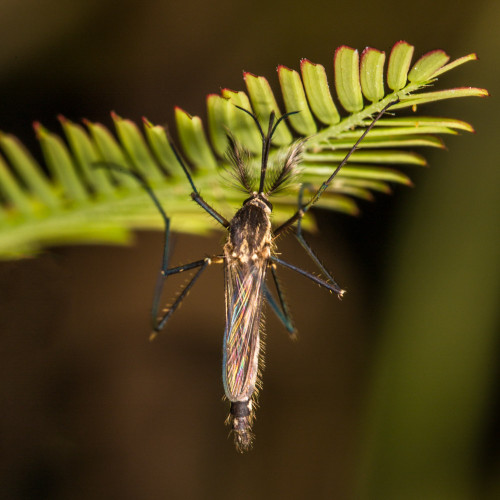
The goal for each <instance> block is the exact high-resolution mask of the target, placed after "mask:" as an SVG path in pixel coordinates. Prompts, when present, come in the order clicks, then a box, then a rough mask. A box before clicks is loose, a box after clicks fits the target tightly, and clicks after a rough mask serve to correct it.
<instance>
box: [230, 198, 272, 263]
mask: <svg viewBox="0 0 500 500" xmlns="http://www.w3.org/2000/svg"><path fill="white" fill-rule="evenodd" d="M270 205H271V204H270V203H269V201H267V199H266V197H265V195H263V194H262V193H254V194H253V195H252V196H251V197H250V198H248V199H247V200H245V202H244V203H243V206H242V207H241V208H240V209H239V210H238V211H237V212H236V214H235V215H234V217H233V218H232V219H231V222H230V224H229V237H228V240H227V243H226V245H225V246H224V254H225V255H226V257H227V259H228V262H229V261H231V260H238V261H239V262H241V263H242V264H247V263H248V264H250V263H252V262H253V263H256V262H262V261H264V260H267V259H268V258H269V257H270V255H271V243H272V237H271V218H270V216H271V210H272V206H270Z"/></svg>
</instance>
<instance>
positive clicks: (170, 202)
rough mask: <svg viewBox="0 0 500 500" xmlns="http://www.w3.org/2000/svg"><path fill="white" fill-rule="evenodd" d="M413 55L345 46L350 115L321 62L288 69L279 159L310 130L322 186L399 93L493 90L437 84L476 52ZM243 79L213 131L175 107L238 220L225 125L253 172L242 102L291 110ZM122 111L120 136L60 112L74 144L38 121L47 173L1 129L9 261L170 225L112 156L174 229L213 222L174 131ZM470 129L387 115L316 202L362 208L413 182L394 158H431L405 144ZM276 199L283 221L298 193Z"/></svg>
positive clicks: (189, 150)
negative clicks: (145, 185)
mask: <svg viewBox="0 0 500 500" xmlns="http://www.w3.org/2000/svg"><path fill="white" fill-rule="evenodd" d="M412 56H413V47H412V46H411V45H409V44H408V43H406V42H398V43H397V44H396V45H395V46H394V47H393V48H392V51H391V53H390V56H389V59H388V63H387V68H385V66H386V64H385V54H384V52H381V51H378V50H376V49H372V48H367V49H365V50H364V51H363V53H362V54H361V60H359V55H358V52H357V51H356V50H354V49H351V48H349V47H346V46H342V47H339V48H338V49H337V50H336V52H335V58H334V69H335V79H334V82H335V90H336V98H337V100H338V102H339V103H340V105H341V107H342V108H343V109H344V110H345V111H347V113H348V114H347V116H346V117H345V118H342V117H341V113H340V112H339V108H338V106H337V105H336V104H335V101H334V96H332V94H331V93H330V90H329V86H328V81H327V76H326V71H325V68H324V67H323V66H321V65H319V64H315V63H312V62H311V61H309V60H307V59H304V60H302V62H301V66H300V70H301V72H300V74H299V73H298V72H297V71H294V70H291V69H288V68H286V67H284V66H279V67H278V77H279V82H280V85H281V92H282V96H283V101H284V104H285V109H286V111H287V112H291V111H300V113H297V114H294V115H292V116H290V117H289V120H288V123H283V124H282V125H280V127H279V128H278V129H277V131H276V133H275V135H274V137H273V151H272V154H271V161H272V159H273V158H278V157H281V158H283V153H284V151H285V150H286V148H287V147H288V146H289V145H290V143H291V142H292V141H294V140H297V139H299V140H300V139H304V138H308V139H307V141H306V142H305V151H304V154H303V162H302V167H303V168H302V179H301V180H302V181H303V182H308V183H310V184H313V185H318V184H320V183H321V182H323V181H324V180H325V179H326V178H327V177H328V176H329V175H330V174H331V172H332V170H333V168H334V167H335V165H336V164H337V163H338V162H339V161H340V160H341V159H342V158H343V156H344V155H345V153H346V151H347V150H348V149H349V148H350V147H351V146H352V145H353V144H354V142H355V141H356V140H357V138H359V136H360V135H361V134H362V131H363V128H365V127H366V126H367V125H368V124H369V123H370V120H371V117H372V116H373V115H374V114H375V113H377V112H378V111H380V110H381V109H382V108H383V107H384V106H385V105H386V104H387V103H389V102H391V101H393V100H395V99H396V98H399V100H400V102H399V103H398V104H396V105H394V106H393V107H392V108H391V112H392V111H395V110H397V109H401V108H412V109H413V110H414V111H415V110H416V109H417V107H418V106H419V105H421V104H424V103H428V102H433V101H437V100H442V99H448V98H452V97H466V96H485V95H487V92H486V91H485V90H483V89H479V88H472V87H462V88H456V89H448V90H440V91H429V90H428V89H427V88H428V87H429V85H430V84H432V83H433V82H434V81H435V80H436V78H437V77H438V76H440V75H442V74H443V73H445V72H447V71H449V70H451V69H453V68H455V67H457V66H458V65H460V64H463V63H465V62H467V61H471V60H474V59H476V56H475V55H474V54H471V55H468V56H465V57H462V58H460V59H457V60H456V61H453V62H451V63H449V62H448V61H449V57H448V56H447V55H446V54H445V53H444V52H443V51H440V50H437V51H433V52H430V53H428V54H425V55H424V56H422V57H421V58H420V59H419V60H418V61H417V62H416V63H415V64H414V65H413V67H411V59H412ZM384 70H385V71H384ZM384 73H385V74H386V75H387V79H386V82H387V87H388V89H389V91H386V85H385V84H384ZM244 80H245V84H246V88H247V93H245V92H243V91H238V92H236V91H232V90H229V89H224V90H222V92H221V95H213V94H212V95H209V96H208V98H207V112H208V113H207V114H208V137H209V138H207V135H206V134H205V131H204V128H203V124H202V121H201V119H200V118H199V117H196V116H190V115H189V114H187V113H186V112H185V111H183V110H181V109H180V108H176V110H175V119H176V125H177V129H178V135H179V139H180V143H181V147H182V152H183V154H184V156H185V158H186V160H187V162H188V163H189V164H191V165H192V167H193V170H194V173H193V177H194V181H195V183H196V185H197V186H198V187H199V189H200V191H201V192H202V194H203V196H204V197H205V198H206V199H207V201H208V202H209V203H212V202H213V203H214V204H216V206H217V207H218V209H219V210H221V211H222V212H224V211H225V210H227V213H228V217H230V214H231V213H233V212H234V210H235V208H236V207H237V206H238V205H239V204H240V203H241V200H242V198H241V196H242V195H241V194H240V193H238V192H237V191H236V190H234V189H230V188H228V186H227V185H224V183H221V181H220V177H219V175H218V172H217V169H218V167H220V166H221V165H222V164H223V163H224V162H225V161H227V160H226V156H225V153H226V150H227V146H228V138H227V131H228V130H230V131H231V134H232V135H233V136H234V138H235V139H236V140H237V141H238V142H239V143H241V144H242V145H244V146H245V148H246V149H248V150H249V151H250V153H251V154H252V155H253V156H252V168H258V165H259V161H260V159H259V155H260V151H261V139H260V136H259V133H258V131H257V129H256V127H255V124H254V123H253V121H252V119H251V117H249V116H248V115H247V114H246V113H243V112H241V110H239V109H238V108H237V107H236V106H235V105H237V106H240V107H243V108H245V109H248V110H253V112H254V113H256V115H257V116H258V118H259V120H260V121H261V123H262V125H263V127H264V128H265V127H266V126H267V121H268V119H269V115H270V113H271V111H274V112H275V113H276V116H281V112H280V110H279V107H278V104H277V100H276V98H275V96H274V94H273V91H272V89H271V87H270V85H269V83H268V81H267V80H266V79H265V78H264V77H261V76H255V75H253V74H251V73H245V74H244ZM367 102H368V103H369V104H366V103H367ZM112 118H113V121H114V126H115V131H116V135H113V134H112V133H111V132H110V131H109V130H108V129H107V128H106V127H105V126H103V125H101V124H98V123H92V122H89V121H85V122H84V124H83V125H80V124H76V123H72V122H70V121H69V120H67V119H65V118H63V117H61V118H60V122H61V125H62V129H63V132H64V137H65V140H63V139H62V138H61V137H59V136H58V135H56V134H54V133H52V132H50V131H48V130H47V129H45V128H44V127H43V126H42V125H41V124H35V132H36V135H37V138H38V140H39V142H40V145H41V148H42V153H43V158H44V160H45V163H46V170H48V171H49V172H50V176H48V177H47V176H46V175H45V174H44V173H43V172H44V170H43V169H42V168H41V167H40V165H39V164H38V163H37V162H36V161H35V160H34V158H33V157H32V156H31V154H30V153H29V152H28V151H27V150H26V149H25V148H24V146H23V145H22V144H21V143H20V142H19V141H18V140H17V139H16V138H15V137H13V136H11V135H9V134H4V133H1V134H0V151H1V153H2V154H3V156H0V258H4V259H5V258H17V257H23V256H29V255H33V254H35V253H37V252H38V251H39V250H40V249H42V248H44V247H45V246H48V245H54V244H71V243H115V244H122V243H125V242H127V241H128V239H129V231H130V230H131V229H139V228H155V229H160V228H161V227H162V221H161V219H160V217H159V215H158V213H157V211H156V209H155V207H154V205H153V204H152V203H151V200H150V199H149V198H148V196H147V194H146V193H145V192H144V191H143V190H142V189H141V187H140V186H139V185H138V184H137V183H136V182H135V181H134V179H133V178H131V177H130V176H127V175H122V174H120V173H119V172H117V171H116V170H115V169H109V170H107V169H97V168H95V166H96V164H102V163H103V162H104V163H106V162H107V163H109V164H114V165H121V166H123V167H125V168H133V169H136V170H137V171H139V172H141V173H142V174H143V175H144V176H145V177H146V178H147V179H148V180H149V182H150V183H151V185H152V186H153V188H154V189H155V191H156V193H157V194H158V196H159V197H160V199H161V200H162V202H163V204H164V206H165V209H166V211H167V212H168V213H169V215H170V216H171V217H172V228H173V229H174V230H177V231H184V232H196V233H198V234H200V233H204V232H207V231H208V230H209V229H211V228H214V227H215V225H214V226H210V225H209V224H207V219H206V217H205V215H204V213H203V212H202V211H201V210H199V207H198V206H197V205H196V204H194V203H193V202H192V201H191V198H190V196H189V194H190V186H189V183H188V182H187V181H186V179H185V177H184V174H183V172H182V169H181V168H180V165H179V164H178V162H177V160H176V158H175V155H174V153H173V151H172V150H171V148H170V145H169V141H168V139H167V135H166V132H165V130H164V128H163V127H161V126H159V125H153V124H152V123H150V122H149V121H147V120H144V123H143V131H141V130H140V129H139V127H138V126H137V125H136V124H135V123H133V122H131V121H130V120H127V119H123V118H121V117H119V116H118V115H117V114H114V113H113V114H112ZM464 130H465V131H472V127H471V126H470V125H469V124H467V123H465V122H462V121H460V120H454V119H448V118H437V117H422V116H416V115H412V116H408V117H393V116H387V117H385V118H383V119H381V120H380V121H379V122H378V123H377V125H376V128H375V129H374V130H372V131H371V132H370V134H369V135H368V137H367V138H366V139H365V140H364V141H363V143H362V144H361V148H360V150H359V151H356V152H355V153H354V154H353V155H352V157H351V159H350V160H349V164H348V166H346V167H344V168H343V169H342V170H341V172H340V173H339V175H338V176H337V177H336V178H335V181H334V182H333V184H332V186H331V188H330V189H329V191H328V192H327V193H325V196H323V198H322V199H321V200H320V202H319V203H318V205H320V206H323V207H326V208H330V209H334V210H341V211H344V212H347V213H351V214H355V213H356V212H357V206H356V202H355V199H356V198H360V199H371V197H372V192H374V191H375V192H382V193H388V192H390V184H391V183H400V184H410V183H411V182H410V179H409V177H408V176H407V175H406V174H405V173H403V172H401V171H399V170H398V169H395V168H394V165H400V166H404V165H425V163H426V162H425V159H424V158H423V157H422V156H421V155H419V154H416V153H414V152H410V151H407V150H406V148H409V147H412V148H413V147H417V146H429V147H443V143H442V140H441V139H440V138H439V137H437V135H441V134H456V133H457V132H458V131H464ZM254 164H255V165H254ZM273 204H274V207H275V214H274V215H275V218H276V219H277V220H278V221H279V220H284V218H285V217H286V216H287V214H289V213H291V212H292V211H293V210H294V208H295V204H296V195H295V194H294V193H293V192H292V193H289V194H288V195H287V196H282V197H280V198H278V199H277V200H275V201H273Z"/></svg>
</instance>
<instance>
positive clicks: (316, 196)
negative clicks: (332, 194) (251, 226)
mask: <svg viewBox="0 0 500 500" xmlns="http://www.w3.org/2000/svg"><path fill="white" fill-rule="evenodd" d="M397 102H399V99H397V100H395V101H392V102H390V103H389V104H387V105H386V106H385V107H384V108H383V109H382V111H380V113H379V114H378V115H377V116H376V117H375V118H374V119H373V121H372V122H371V123H370V125H369V126H368V127H367V128H366V130H365V131H364V132H363V134H362V135H361V137H360V138H359V139H358V140H357V141H356V143H355V144H354V146H353V147H352V148H351V149H350V150H349V152H348V153H347V154H346V155H345V157H344V159H343V160H342V161H341V162H340V163H339V164H338V166H337V168H336V169H335V170H334V171H333V173H332V175H330V177H329V178H328V179H327V180H326V181H325V182H323V184H321V186H320V187H319V189H318V190H317V191H316V193H314V195H313V196H312V198H311V199H310V200H309V201H308V202H307V203H306V204H304V205H302V206H301V207H299V209H298V210H297V212H295V213H294V214H293V215H292V216H291V217H290V218H289V219H288V220H286V221H285V222H284V223H283V224H281V226H279V227H278V228H277V229H276V230H275V231H274V236H275V237H276V236H278V235H279V234H280V233H281V232H282V231H284V230H285V229H287V228H288V227H290V226H291V225H292V224H294V223H295V222H297V221H298V220H299V219H301V218H302V217H304V215H305V214H306V213H307V212H308V211H309V210H310V209H311V207H312V206H313V205H314V204H315V203H316V202H317V201H318V200H319V199H320V198H321V196H322V194H323V193H324V192H325V190H326V189H327V188H328V187H329V186H330V184H331V183H332V181H333V179H334V178H335V176H336V175H337V174H338V173H339V171H340V169H341V168H342V167H343V166H344V165H345V164H346V163H347V160H348V159H349V158H350V156H351V155H352V154H353V153H354V151H356V149H358V146H359V144H360V143H361V141H362V140H363V139H364V138H365V137H366V134H368V132H370V130H371V129H372V128H373V126H374V125H375V123H377V121H378V120H379V119H380V118H381V117H382V115H383V114H384V113H385V112H386V111H387V110H388V109H389V108H390V107H391V106H392V105H393V104H396V103H397Z"/></svg>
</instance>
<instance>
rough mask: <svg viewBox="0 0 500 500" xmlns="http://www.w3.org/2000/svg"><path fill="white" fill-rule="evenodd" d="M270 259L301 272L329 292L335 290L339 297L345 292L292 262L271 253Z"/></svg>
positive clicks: (335, 284)
mask: <svg viewBox="0 0 500 500" xmlns="http://www.w3.org/2000/svg"><path fill="white" fill-rule="evenodd" d="M270 258H271V260H272V261H274V262H276V263H277V264H280V265H281V266H283V267H287V268H288V269H291V270H292V271H295V272H296V273H299V274H301V275H302V276H305V277H306V278H309V279H310V280H311V281H314V283H317V284H318V285H320V286H322V287H324V288H326V289H328V290H330V291H331V292H335V293H336V294H337V295H338V296H339V298H342V296H343V295H344V293H345V290H342V288H340V287H339V286H338V285H337V283H335V282H333V283H329V282H328V281H326V280H323V279H321V278H318V277H317V276H314V274H311V273H308V272H307V271H304V270H303V269H300V267H297V266H294V265H293V264H289V263H288V262H285V261H284V260H281V259H278V257H276V256H274V255H272V256H271V257H270Z"/></svg>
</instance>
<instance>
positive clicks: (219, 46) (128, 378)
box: [0, 0, 500, 500]
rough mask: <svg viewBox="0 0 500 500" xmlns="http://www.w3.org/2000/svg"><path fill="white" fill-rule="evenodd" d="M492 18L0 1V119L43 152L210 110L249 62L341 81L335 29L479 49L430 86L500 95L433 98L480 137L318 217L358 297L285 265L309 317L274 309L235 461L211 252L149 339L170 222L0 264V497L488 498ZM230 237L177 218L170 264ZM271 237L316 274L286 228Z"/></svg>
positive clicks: (496, 8) (496, 173) (364, 41)
mask: <svg viewBox="0 0 500 500" xmlns="http://www.w3.org/2000/svg"><path fill="white" fill-rule="evenodd" d="M499 25H500V4H499V3H498V2H496V1H494V0H476V1H475V2H474V3H472V4H471V3H467V4H464V3H457V2H456V1H452V0H432V1H431V0H420V1H419V2H417V3H408V2H406V3H405V2H397V1H394V0H387V1H385V2H383V4H381V3H380V2H360V1H353V0H350V1H332V0H330V1H321V0H310V1H308V2H290V1H287V2H285V1H282V0H279V1H274V2H269V1H263V0H255V1H254V2H251V3H250V2H245V3H243V2H241V3H239V2H234V1H228V0H219V1H218V2H205V1H200V0H185V1H183V2H172V1H162V0H143V1H141V2H138V1H132V0H122V1H121V2H114V1H110V0H99V1H97V0H95V1H94V0H72V1H71V2H68V1H63V0H1V1H0V33H1V35H0V41H1V42H0V95H1V98H0V129H1V130H3V131H6V132H11V133H15V134H17V135H18V136H19V137H20V138H21V140H22V141H23V142H24V143H25V144H27V145H28V146H29V147H30V149H31V151H33V152H34V154H39V153H38V145H37V143H36V141H35V139H34V134H33V132H32V129H31V122H32V121H34V120H39V121H41V122H42V123H43V124H44V125H46V126H47V127H48V128H49V129H52V130H56V131H59V130H60V129H59V125H58V122H57V120H56V116H57V114H59V113H62V114H63V115H65V116H67V117H68V118H70V119H71V120H75V121H77V120H80V119H81V118H84V117H85V118H88V119H91V120H93V121H101V122H103V123H104V124H106V125H108V126H111V119H110V117H109V111H111V110H115V111H116V112H118V113H119V114H120V115H121V116H124V117H127V118H131V119H133V120H136V121H139V120H140V118H141V116H146V117H148V118H149V119H150V120H151V121H153V122H155V123H165V124H170V125H173V107H174V106H175V105H178V106H180V107H182V108H183V109H185V110H187V111H188V112H190V113H191V114H196V115H200V116H202V117H205V95H206V94H208V93H213V92H218V91H219V89H220V88H222V87H229V88H232V89H243V88H244V85H243V80H242V76H241V75H242V73H241V72H242V70H247V71H251V72H253V73H256V74H261V75H264V76H266V77H267V78H268V79H269V80H270V82H271V85H272V86H273V88H274V89H275V90H276V91H277V90H278V81H277V76H276V73H275V69H276V66H277V65H278V64H284V65H287V66H289V67H292V68H295V69H298V67H299V60H300V58H302V57H307V58H309V59H310V60H312V61H315V62H319V63H322V64H324V65H325V66H326V68H327V71H328V74H329V76H330V78H331V76H332V60H333V53H334V49H335V48H336V47H337V46H339V45H342V44H347V45H350V46H353V47H356V48H358V49H360V50H361V49H363V48H364V47H365V46H367V45H370V46H373V47H376V48H378V49H383V50H386V51H389V50H390V48H391V47H392V45H393V44H394V43H395V42H396V41H398V40H400V39H405V40H407V41H408V42H410V43H412V44H414V45H415V47H416V54H415V55H416V56H419V55H422V54H423V53H425V52H427V51H428V50H432V49H434V48H442V49H444V50H446V51H447V52H448V53H449V54H450V55H451V56H452V58H456V57H459V56H462V55H465V54H468V53H470V52H477V53H478V54H479V56H480V61H479V62H477V63H469V64H467V65H465V66H463V67H460V68H459V69H457V70H455V71H453V72H452V73H449V74H446V75H444V77H443V78H442V80H441V82H440V84H439V85H440V86H441V88H445V87H446V88H447V87H453V86H461V85H473V86H479V87H486V88H488V89H489V91H490V92H491V94H492V97H491V98H489V99H482V100H480V99H473V98H469V99H462V100H450V101H446V102H442V103H438V104H437V105H432V106H429V107H428V108H427V109H425V111H426V112H428V113H429V114H432V115H437V116H440V115H441V116H450V117H456V118H462V119H465V120H467V121H469V122H471V123H472V124H473V125H474V126H475V128H476V131H477V133H476V134H463V135H462V136H460V137H451V138H447V139H446V143H447V145H448V148H449V150H448V151H441V150H440V151H426V152H425V154H426V156H427V158H428V159H429V163H430V166H431V168H430V169H420V170H418V169H417V168H415V170H414V171H412V172H410V173H411V176H412V178H413V180H414V182H415V188H404V187H396V188H395V192H394V194H393V195H391V196H389V197H384V196H378V197H377V201H376V203H364V204H363V205H362V210H363V215H362V216H361V217H359V218H353V217H348V216H344V215H341V214H336V213H326V212H321V211H317V212H316V217H317V220H318V227H319V231H318V233H317V234H314V235H311V236H309V241H310V243H311V245H312V246H313V248H314V249H315V250H316V251H317V253H318V254H319V255H320V256H321V257H322V259H323V261H324V262H325V263H326V265H327V267H329V268H330V269H331V270H333V272H334V274H335V276H336V278H337V280H338V281H339V283H341V284H342V286H344V287H345V288H347V290H348V292H349V293H348V294H347V295H346V297H345V299H344V300H343V301H342V302H339V301H338V300H336V299H335V298H334V297H332V296H331V295H329V294H328V293H325V291H324V290H321V289H319V288H318V287H316V286H313V285H312V284H311V283H309V282H308V281H307V280H304V279H302V278H301V277H300V276H294V275H293V274H291V273H287V272H286V271H283V272H282V273H281V275H282V282H283V284H284V286H285V288H286V292H287V297H288V299H289V302H290V305H291V308H292V311H293V316H294V319H295V322H296V324H297V326H298V328H299V332H300V334H299V339H298V341H297V342H290V341H289V340H288V339H287V335H286V333H285V332H284V330H283V328H282V327H281V325H280V324H279V323H278V321H277V320H276V319H275V318H274V317H273V315H272V314H269V315H268V324H267V348H266V360H267V363H266V370H265V374H264V390H263V392H262V394H261V397H260V408H259V409H258V413H257V422H256V426H255V430H256V433H257V441H256V444H255V448H254V450H253V451H252V452H250V453H248V454H246V455H239V454H237V453H236V452H235V451H234V449H233V445H232V443H231V441H230V440H228V439H227V428H225V426H224V425H223V422H224V419H225V416H226V413H227V405H226V403H224V402H222V401H221V396H222V384H221V377H220V363H221V341H222V333H223V329H224V312H223V309H224V302H223V276H222V271H221V269H218V268H216V267H215V268H213V269H211V270H209V271H208V272H207V273H206V275H205V276H204V277H203V278H202V279H201V280H200V282H199V284H198V285H197V286H196V288H195V289H194V290H193V292H192V293H191V294H190V296H189V297H188V299H187V300H186V301H185V303H184V304H183V306H182V308H181V309H180V311H179V312H178V313H177V314H176V315H175V317H174V318H173V319H172V321H171V323H170V324H169V327H168V329H167V331H166V332H165V334H163V335H162V336H160V337H159V338H158V339H157V341H155V342H153V343H149V342H148V340H147V338H148V334H149V331H148V328H149V308H150V303H151V298H152V290H153V285H154V281H155V279H156V274H157V270H158V266H159V259H160V252H161V242H162V236H161V234H160V233H149V232H145V233H139V234H137V235H136V238H135V243H134V245H133V246H130V247H120V248H114V247H104V246H101V247H99V246H95V247H92V246H85V247H71V248H53V249H50V250H48V251H47V252H45V253H44V254H43V255H41V256H39V257H37V258H35V259H30V260H24V261H19V262H10V263H0V299H1V300H0V329H1V331H0V333H1V335H0V497H1V498H6V499H13V500H17V499H77V500H80V499H90V498H92V499H100V498H121V499H159V498H165V499H205V498H206V499H211V498H220V499H224V498H239V499H254V498H289V499H302V498H317V499H322V498H335V499H340V500H343V499H358V498H360V499H385V500H392V499H395V500H396V499H397V500H413V499H415V500H417V499H418V500H422V499H424V500H434V499H435V500H448V499H450V500H455V499H457V500H462V499H464V500H465V499H478V498H485V499H494V498H500V453H499V452H500V446H499V441H500V432H499V431H500V426H499V417H500V405H499V400H500V398H499V395H500V390H499V384H498V376H499V374H500V373H499V372H500V370H499V369H498V366H499V363H498V362H499V360H500V356H499V352H500V351H499V347H500V346H499V335H498V333H499V329H498V323H499V319H500V315H499V292H500V289H499V284H500V280H499V277H500V265H499V264H500V259H499V257H500V255H499V253H500V252H499V248H500V247H499V243H500V241H499V240H500V229H499V228H500V210H499V202H498V199H499V195H498V191H499V189H500V165H499V162H498V152H497V151H498V150H495V147H498V137H499V131H500V130H499V126H498V120H499V116H500V109H499V108H500V106H499V103H498V97H497V96H498V93H499V92H498V91H499V88H500V85H499V83H500V64H499V55H498V54H499V50H500V38H499V36H498V26H499ZM422 111H424V108H423V109H422ZM227 215H230V214H227ZM210 223H211V222H210V220H209V219H208V218H207V224H210ZM214 227H215V225H214ZM222 240H223V234H222V233H220V232H214V235H213V237H211V238H198V237H193V236H185V235H176V236H175V238H174V242H173V243H174V255H173V260H172V262H173V263H174V262H179V263H181V262H189V261H190V260H194V259H198V258H200V256H203V255H210V254H212V253H216V252H217V251H218V250H219V249H220V246H221V243H222ZM280 250H281V251H282V252H283V255H286V258H287V260H289V261H291V262H294V263H296V264H298V265H301V266H304V267H306V268H308V269H311V266H310V263H308V261H307V258H306V257H305V256H304V255H303V254H302V253H301V251H300V250H298V249H297V244H296V243H295V242H294V241H293V239H287V240H283V241H282V242H281V247H280ZM181 283H182V280H180V281H178V282H175V280H174V279H172V288H171V290H172V291H173V290H175V289H176V286H177V285H179V284H181Z"/></svg>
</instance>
